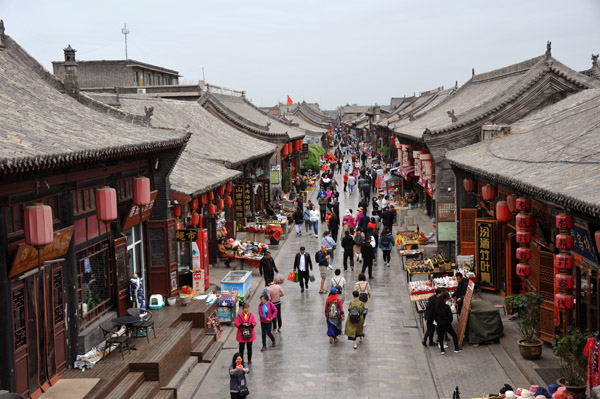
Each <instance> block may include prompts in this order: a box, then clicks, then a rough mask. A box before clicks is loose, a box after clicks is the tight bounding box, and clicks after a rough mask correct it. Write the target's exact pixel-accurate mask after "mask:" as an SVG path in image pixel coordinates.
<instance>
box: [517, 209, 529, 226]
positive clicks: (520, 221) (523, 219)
mask: <svg viewBox="0 0 600 399" xmlns="http://www.w3.org/2000/svg"><path fill="white" fill-rule="evenodd" d="M515 224H516V226H517V228H520V229H526V230H529V227H530V226H531V218H530V217H529V215H527V214H525V213H522V212H521V213H519V214H518V215H517V217H516V220H515Z"/></svg>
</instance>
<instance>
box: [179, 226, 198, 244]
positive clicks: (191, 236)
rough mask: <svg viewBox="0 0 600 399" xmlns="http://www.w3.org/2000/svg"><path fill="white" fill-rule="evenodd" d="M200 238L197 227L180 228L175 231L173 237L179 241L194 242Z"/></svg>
mask: <svg viewBox="0 0 600 399" xmlns="http://www.w3.org/2000/svg"><path fill="white" fill-rule="evenodd" d="M199 238H200V232H199V231H198V229H181V230H176V231H175V239H176V240H177V241H179V242H194V241H198V239H199Z"/></svg>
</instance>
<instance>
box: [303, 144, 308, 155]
mask: <svg viewBox="0 0 600 399" xmlns="http://www.w3.org/2000/svg"><path fill="white" fill-rule="evenodd" d="M302 153H303V154H308V144H307V143H302Z"/></svg>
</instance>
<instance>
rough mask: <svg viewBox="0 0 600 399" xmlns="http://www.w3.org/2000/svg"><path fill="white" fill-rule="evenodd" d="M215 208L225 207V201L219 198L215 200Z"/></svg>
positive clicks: (221, 208)
mask: <svg viewBox="0 0 600 399" xmlns="http://www.w3.org/2000/svg"><path fill="white" fill-rule="evenodd" d="M217 208H219V210H220V211H222V210H223V209H225V201H223V200H222V199H220V198H219V199H218V200H217Z"/></svg>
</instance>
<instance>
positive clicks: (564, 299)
mask: <svg viewBox="0 0 600 399" xmlns="http://www.w3.org/2000/svg"><path fill="white" fill-rule="evenodd" d="M574 299H575V298H573V295H568V294H561V293H559V294H556V295H555V296H554V306H556V308H557V309H561V310H565V309H566V310H571V309H573V305H574V304H575V301H574Z"/></svg>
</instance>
